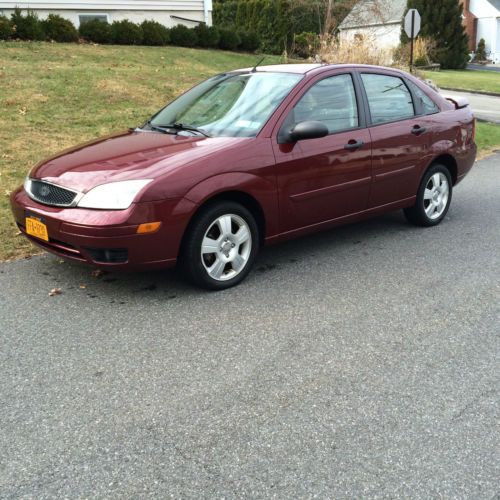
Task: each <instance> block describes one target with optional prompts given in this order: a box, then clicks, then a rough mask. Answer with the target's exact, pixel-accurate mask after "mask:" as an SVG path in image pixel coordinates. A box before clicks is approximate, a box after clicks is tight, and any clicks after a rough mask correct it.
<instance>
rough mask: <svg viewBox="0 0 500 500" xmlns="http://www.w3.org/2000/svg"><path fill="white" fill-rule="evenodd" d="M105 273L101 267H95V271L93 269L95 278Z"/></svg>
mask: <svg viewBox="0 0 500 500" xmlns="http://www.w3.org/2000/svg"><path fill="white" fill-rule="evenodd" d="M103 274H104V271H102V270H101V269H95V270H94V271H92V276H93V277H94V278H100V277H101V276H102V275H103Z"/></svg>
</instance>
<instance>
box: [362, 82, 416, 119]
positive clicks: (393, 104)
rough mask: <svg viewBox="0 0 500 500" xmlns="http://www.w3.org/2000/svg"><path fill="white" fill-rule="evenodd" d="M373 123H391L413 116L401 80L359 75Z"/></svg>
mask: <svg viewBox="0 0 500 500" xmlns="http://www.w3.org/2000/svg"><path fill="white" fill-rule="evenodd" d="M361 78H362V79H363V83H364V86H365V90H366V94H367V96H368V105H369V107H370V114H371V116H372V122H373V123H385V122H393V121H397V120H404V119H406V118H410V117H412V116H414V114H415V111H414V109H413V101H412V98H411V94H410V91H409V90H408V87H407V86H406V85H405V83H404V82H403V80H401V78H397V77H395V76H387V75H376V74H371V73H370V74H369V73H365V74H362V75H361Z"/></svg>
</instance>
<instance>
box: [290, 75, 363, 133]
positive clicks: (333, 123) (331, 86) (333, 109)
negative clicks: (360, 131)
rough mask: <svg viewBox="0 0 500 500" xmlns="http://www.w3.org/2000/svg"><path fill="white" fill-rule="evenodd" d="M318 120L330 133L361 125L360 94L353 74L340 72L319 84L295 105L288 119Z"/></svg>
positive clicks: (298, 120) (296, 121) (293, 121)
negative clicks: (358, 103) (357, 100)
mask: <svg viewBox="0 0 500 500" xmlns="http://www.w3.org/2000/svg"><path fill="white" fill-rule="evenodd" d="M308 120H314V121H318V122H322V123H324V124H325V125H326V126H327V127H328V131H329V133H330V134H333V133H335V132H340V131H342V130H349V129H352V128H356V127H358V126H359V120H358V106H357V104H356V93H355V91H354V84H353V82H352V77H351V75H337V76H331V77H329V78H324V79H323V80H320V81H319V82H317V83H315V84H314V85H313V86H312V87H311V88H310V89H309V90H307V92H306V93H305V94H304V95H303V96H302V97H301V99H300V101H299V102H298V103H297V104H296V105H295V107H294V109H293V111H292V113H291V116H289V117H288V119H287V122H289V123H290V124H295V123H299V122H303V121H308Z"/></svg>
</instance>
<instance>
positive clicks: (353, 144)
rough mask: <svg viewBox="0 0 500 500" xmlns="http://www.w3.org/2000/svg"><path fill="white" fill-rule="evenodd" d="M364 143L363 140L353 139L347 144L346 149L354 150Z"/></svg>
mask: <svg viewBox="0 0 500 500" xmlns="http://www.w3.org/2000/svg"><path fill="white" fill-rule="evenodd" d="M363 145H364V142H363V141H355V140H354V139H351V140H350V141H349V142H348V143H347V144H346V145H345V146H344V149H347V150H348V151H354V150H355V149H359V148H361V147H362V146H363Z"/></svg>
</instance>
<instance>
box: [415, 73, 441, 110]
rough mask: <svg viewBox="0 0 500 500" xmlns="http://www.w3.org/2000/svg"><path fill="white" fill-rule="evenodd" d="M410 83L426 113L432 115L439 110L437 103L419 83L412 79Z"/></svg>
mask: <svg viewBox="0 0 500 500" xmlns="http://www.w3.org/2000/svg"><path fill="white" fill-rule="evenodd" d="M408 85H409V87H410V89H411V90H412V92H413V93H414V94H415V96H416V98H417V99H418V101H419V103H420V105H421V106H422V111H423V113H424V114H425V115H430V114H432V113H437V112H438V111H439V108H438V107H437V104H436V103H435V102H434V101H433V100H432V99H431V98H430V97H429V96H428V95H427V94H426V93H425V92H424V91H423V90H422V89H421V88H420V87H419V86H418V85H415V84H414V83H413V82H410V81H409V82H408Z"/></svg>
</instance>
